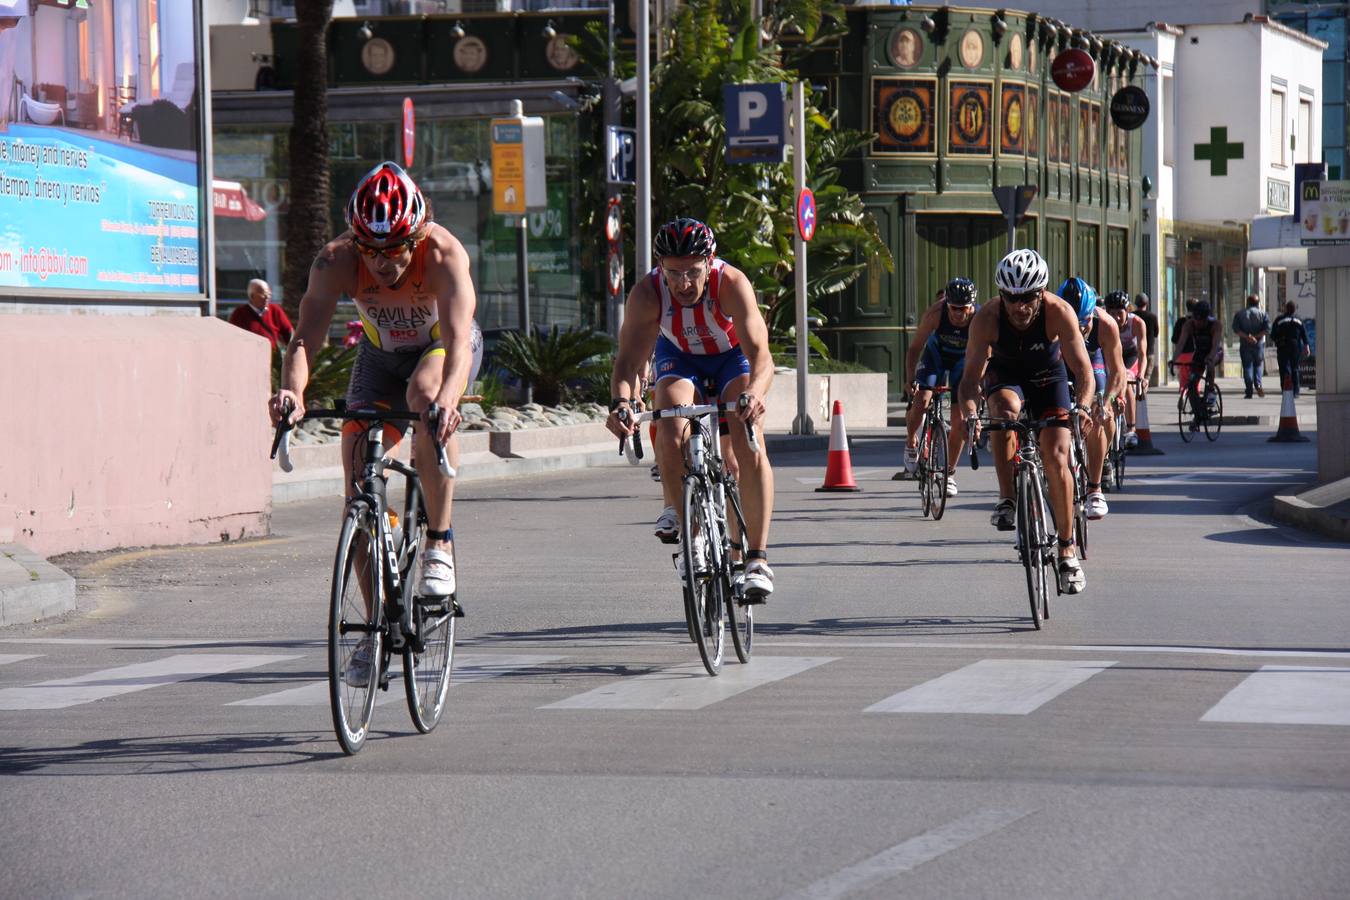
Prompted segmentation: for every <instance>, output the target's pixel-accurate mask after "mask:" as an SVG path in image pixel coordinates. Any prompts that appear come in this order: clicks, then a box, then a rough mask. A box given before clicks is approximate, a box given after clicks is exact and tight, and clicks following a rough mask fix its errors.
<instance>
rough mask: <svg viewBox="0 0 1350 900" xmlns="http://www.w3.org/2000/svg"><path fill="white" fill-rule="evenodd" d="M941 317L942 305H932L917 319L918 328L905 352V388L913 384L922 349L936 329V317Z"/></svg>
mask: <svg viewBox="0 0 1350 900" xmlns="http://www.w3.org/2000/svg"><path fill="white" fill-rule="evenodd" d="M941 315H942V304H941V303H934V304H933V305H932V306H930V307H928V309H927V310H926V311H925V312H924V314H923V316H922V317H921V318H920V319H919V327H918V328H916V329H915V331H914V338H913V339H912V340H911V341H910V342H909V349H908V350H907V351H905V384H904V386H905V387H908V386H909V385H911V384H913V383H914V372H915V370H917V369H918V367H919V357H920V356H922V355H923V348H924V347H925V346H927V344H928V338H929V336H930V335H931V334H932V333H933V330H934V329H936V328H937V326H938V317H939V316H941Z"/></svg>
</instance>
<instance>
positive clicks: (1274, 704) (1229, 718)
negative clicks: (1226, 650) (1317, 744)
mask: <svg viewBox="0 0 1350 900" xmlns="http://www.w3.org/2000/svg"><path fill="white" fill-rule="evenodd" d="M1200 721H1202V722H1246V723H1252V724H1278V725H1350V669H1344V668H1333V667H1330V666H1262V667H1261V669H1260V670H1259V671H1257V672H1253V673H1252V674H1251V675H1248V676H1247V677H1246V678H1244V679H1243V680H1242V683H1241V684H1239V685H1238V686H1237V687H1235V688H1233V689H1232V690H1231V691H1229V692H1228V694H1227V695H1226V696H1225V697H1224V698H1223V699H1222V700H1220V701H1219V702H1218V703H1216V704H1215V705H1214V706H1213V707H1211V708H1210V710H1209V712H1207V713H1205V714H1204V715H1203V716H1201V717H1200Z"/></svg>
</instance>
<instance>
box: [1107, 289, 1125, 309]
mask: <svg viewBox="0 0 1350 900" xmlns="http://www.w3.org/2000/svg"><path fill="white" fill-rule="evenodd" d="M1129 305H1130V295H1129V294H1127V293H1125V292H1124V291H1112V292H1111V293H1109V294H1107V295H1106V308H1107V309H1125V308H1126V307H1128V306H1129Z"/></svg>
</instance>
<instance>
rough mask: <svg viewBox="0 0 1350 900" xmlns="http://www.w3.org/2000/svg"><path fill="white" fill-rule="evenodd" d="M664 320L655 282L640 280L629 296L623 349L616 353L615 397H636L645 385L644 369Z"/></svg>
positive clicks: (612, 384) (622, 331)
mask: <svg viewBox="0 0 1350 900" xmlns="http://www.w3.org/2000/svg"><path fill="white" fill-rule="evenodd" d="M660 319H661V304H660V302H659V298H658V297H656V296H655V295H654V294H653V291H652V286H651V279H649V278H645V277H644V278H639V279H638V281H637V284H635V285H633V289H632V290H631V291H629V292H628V300H627V301H626V302H625V303H624V308H623V327H622V328H620V329H619V347H618V349H617V350H616V351H615V352H614V374H613V375H612V377H611V378H610V387H609V395H610V396H611V397H627V398H629V399H630V400H631V399H633V397H634V396H635V393H634V390H633V386H634V385H635V384H640V383H641V381H642V373H643V369H645V368H646V366H647V360H649V359H650V358H651V355H652V349H653V348H654V347H655V346H656V335H657V333H658V331H659V327H660Z"/></svg>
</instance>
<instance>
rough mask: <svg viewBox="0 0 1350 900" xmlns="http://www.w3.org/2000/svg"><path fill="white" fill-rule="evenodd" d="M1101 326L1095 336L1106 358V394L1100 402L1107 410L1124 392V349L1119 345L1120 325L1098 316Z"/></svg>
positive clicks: (1110, 319)
mask: <svg viewBox="0 0 1350 900" xmlns="http://www.w3.org/2000/svg"><path fill="white" fill-rule="evenodd" d="M1100 318H1101V321H1102V327H1101V328H1100V329H1099V330H1098V332H1097V337H1098V340H1099V342H1100V343H1101V345H1102V356H1104V357H1105V358H1106V396H1105V397H1103V398H1102V403H1103V405H1105V407H1106V408H1107V409H1108V410H1109V409H1110V408H1111V404H1112V403H1113V402H1114V401H1115V399H1116V398H1117V397H1120V396H1122V395H1124V393H1125V379H1126V375H1125V351H1124V350H1123V349H1122V348H1121V345H1120V327H1119V326H1118V325H1117V324H1116V320H1115V319H1113V318H1112V317H1110V316H1100Z"/></svg>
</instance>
